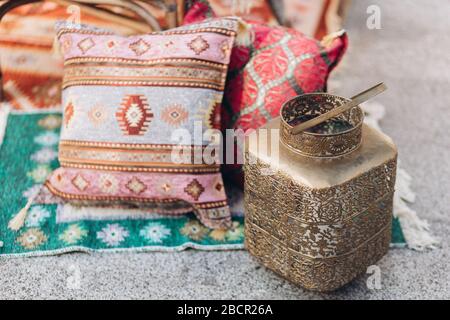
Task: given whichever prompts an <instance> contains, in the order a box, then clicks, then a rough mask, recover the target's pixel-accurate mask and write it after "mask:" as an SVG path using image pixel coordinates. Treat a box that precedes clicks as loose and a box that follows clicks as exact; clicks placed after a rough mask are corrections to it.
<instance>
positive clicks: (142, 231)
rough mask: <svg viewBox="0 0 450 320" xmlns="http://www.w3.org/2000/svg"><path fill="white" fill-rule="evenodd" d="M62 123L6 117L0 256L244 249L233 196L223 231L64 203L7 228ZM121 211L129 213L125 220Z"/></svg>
mask: <svg viewBox="0 0 450 320" xmlns="http://www.w3.org/2000/svg"><path fill="white" fill-rule="evenodd" d="M60 123H61V116H60V114H58V113H40V114H26V115H17V114H10V115H9V117H8V121H7V127H6V132H5V136H4V140H3V143H2V145H1V146H0V181H1V183H0V257H19V256H37V255H52V254H60V253H65V252H73V251H84V252H91V251H179V250H183V249H186V248H195V249H201V250H226V249H242V248H243V240H244V234H243V227H244V221H243V217H242V204H241V199H240V197H237V196H232V197H231V198H232V199H231V200H230V201H231V207H232V212H233V213H234V215H235V216H234V218H233V228H232V229H230V230H228V231H226V232H225V231H218V230H216V231H214V230H210V229H207V228H205V227H203V226H202V225H201V224H199V223H198V222H197V220H196V219H195V217H194V216H193V215H187V216H181V217H175V218H174V217H164V216H159V215H156V214H152V213H145V212H141V213H140V214H133V215H130V214H129V213H127V212H122V213H121V212H117V211H118V209H114V210H111V212H106V213H107V214H105V215H103V216H102V217H103V218H102V219H101V220H99V219H95V218H94V217H93V215H92V214H90V213H89V212H86V210H85V211H84V212H80V213H79V214H78V215H77V217H76V219H74V217H70V215H69V214H65V213H64V212H65V210H64V206H63V205H35V206H32V207H31V208H30V210H29V213H28V216H27V220H26V222H25V226H24V227H23V228H22V229H21V230H19V231H18V232H14V231H11V230H9V229H8V222H9V221H10V219H11V218H12V217H13V216H14V215H15V214H16V213H17V212H18V211H19V210H20V209H21V208H22V207H23V206H24V205H25V204H26V201H27V200H26V199H27V198H28V197H29V196H30V195H32V194H33V193H34V192H35V190H36V188H39V185H40V184H41V183H42V182H43V181H44V180H45V178H46V177H47V175H48V174H49V173H50V172H51V171H52V170H53V169H54V168H56V167H57V166H58V161H57V147H58V138H59V127H60ZM101 210H106V209H101ZM108 213H109V214H108ZM127 214H128V215H127ZM124 216H128V217H129V218H128V219H125V220H124V219H123V217H124ZM105 217H106V218H105ZM392 243H393V244H394V245H404V244H405V240H404V237H403V234H402V230H401V227H400V224H399V222H398V221H397V219H395V220H394V223H393V239H392Z"/></svg>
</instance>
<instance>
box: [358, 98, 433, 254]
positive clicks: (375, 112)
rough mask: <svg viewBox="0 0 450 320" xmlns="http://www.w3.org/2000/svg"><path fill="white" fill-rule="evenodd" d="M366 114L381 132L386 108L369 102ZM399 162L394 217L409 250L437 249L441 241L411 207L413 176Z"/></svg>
mask: <svg viewBox="0 0 450 320" xmlns="http://www.w3.org/2000/svg"><path fill="white" fill-rule="evenodd" d="M362 108H363V109H364V112H365V113H366V116H365V120H364V121H365V122H366V123H367V124H369V125H370V126H372V127H374V128H376V129H378V130H380V131H382V130H381V128H380V125H379V121H380V120H381V119H382V118H383V117H384V115H385V107H384V106H383V105H382V104H380V103H377V102H368V103H365V104H363V105H362ZM400 164H401V163H400V161H398V168H397V178H396V182H395V189H396V190H395V193H394V217H396V218H398V219H399V220H400V225H401V227H402V232H403V236H404V237H405V240H406V243H407V245H408V247H409V248H411V249H413V250H417V251H423V250H426V249H435V248H436V247H438V245H439V241H438V240H437V239H436V238H435V237H434V236H432V234H431V231H430V226H429V224H428V222H427V221H425V220H422V219H420V218H419V216H418V214H417V212H416V211H414V210H413V209H411V208H410V207H409V204H411V203H414V201H415V198H416V194H415V193H414V191H412V189H411V182H412V178H411V176H410V175H409V174H408V173H407V172H406V171H405V170H404V169H403V168H401V166H400Z"/></svg>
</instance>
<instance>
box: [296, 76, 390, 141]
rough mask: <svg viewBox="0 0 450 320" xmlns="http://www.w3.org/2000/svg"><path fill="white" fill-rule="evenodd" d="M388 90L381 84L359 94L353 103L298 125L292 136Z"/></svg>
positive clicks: (350, 102) (353, 99) (345, 104)
mask: <svg viewBox="0 0 450 320" xmlns="http://www.w3.org/2000/svg"><path fill="white" fill-rule="evenodd" d="M386 89H387V87H386V85H385V84H384V83H383V82H381V83H379V84H377V85H376V86H374V87H372V88H370V89H367V90H365V91H363V92H361V93H359V94H357V95H356V96H354V97H353V98H351V99H352V101H349V102H347V103H344V104H343V105H341V106H339V107H337V108H334V109H332V110H330V111H328V112H326V113H323V114H321V115H320V116H317V117H315V118H313V119H311V120H308V121H306V122H303V123H300V124H299V125H296V126H295V127H293V128H292V129H291V134H299V133H301V132H303V131H305V130H307V129H309V128H312V127H314V126H316V125H318V124H319V123H322V122H324V121H327V120H329V119H331V118H334V117H336V116H338V115H340V114H341V113H343V112H345V111H347V110H350V109H351V108H353V107H356V106H357V105H359V104H361V103H363V102H365V101H367V100H369V99H371V98H373V97H375V96H376V95H379V94H380V93H382V92H383V91H385V90H386Z"/></svg>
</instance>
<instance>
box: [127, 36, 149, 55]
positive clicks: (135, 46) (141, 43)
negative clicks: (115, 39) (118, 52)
mask: <svg viewBox="0 0 450 320" xmlns="http://www.w3.org/2000/svg"><path fill="white" fill-rule="evenodd" d="M150 48H151V45H150V44H149V43H147V42H145V40H143V39H139V40H138V41H136V42H133V43H130V49H131V50H133V51H134V53H135V54H136V55H137V56H141V55H143V54H144V53H146V52H147V51H148V50H150Z"/></svg>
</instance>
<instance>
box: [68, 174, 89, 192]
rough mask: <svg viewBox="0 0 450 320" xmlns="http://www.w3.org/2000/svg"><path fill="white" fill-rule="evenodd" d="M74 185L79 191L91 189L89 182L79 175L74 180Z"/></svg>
mask: <svg viewBox="0 0 450 320" xmlns="http://www.w3.org/2000/svg"><path fill="white" fill-rule="evenodd" d="M72 184H73V185H74V186H75V188H77V189H78V190H79V191H84V190H86V188H87V187H89V181H87V180H86V179H85V178H83V176H82V175H81V174H77V175H76V176H75V177H74V178H73V179H72Z"/></svg>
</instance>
